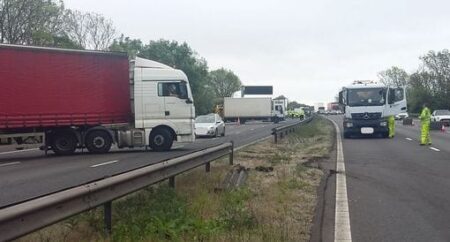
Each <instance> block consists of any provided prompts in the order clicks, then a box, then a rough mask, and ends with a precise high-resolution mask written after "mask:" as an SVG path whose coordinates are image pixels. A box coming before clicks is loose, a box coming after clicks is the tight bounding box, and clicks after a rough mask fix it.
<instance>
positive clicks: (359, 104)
mask: <svg viewBox="0 0 450 242" xmlns="http://www.w3.org/2000/svg"><path fill="white" fill-rule="evenodd" d="M339 103H340V104H341V105H342V106H344V112H345V115H344V122H343V126H344V137H345V138H348V137H350V136H351V135H374V134H381V135H382V136H383V137H388V136H389V129H388V122H387V119H388V117H389V116H394V115H396V114H399V113H401V112H406V106H407V105H406V93H405V89H404V88H402V87H390V86H385V85H383V84H381V83H377V82H374V81H355V82H353V84H351V85H349V86H346V87H343V88H342V91H341V92H339Z"/></svg>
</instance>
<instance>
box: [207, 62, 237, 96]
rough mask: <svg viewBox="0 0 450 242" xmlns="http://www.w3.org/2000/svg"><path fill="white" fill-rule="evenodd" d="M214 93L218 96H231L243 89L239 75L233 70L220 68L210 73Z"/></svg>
mask: <svg viewBox="0 0 450 242" xmlns="http://www.w3.org/2000/svg"><path fill="white" fill-rule="evenodd" d="M209 79H210V81H211V86H212V89H213V90H214V94H215V95H216V97H218V98H224V97H231V96H232V95H233V93H235V92H236V91H239V90H240V89H241V86H242V83H241V80H239V77H238V76H237V75H236V74H234V73H233V72H232V71H231V70H227V69H224V68H220V69H218V70H214V71H211V72H210V73H209Z"/></svg>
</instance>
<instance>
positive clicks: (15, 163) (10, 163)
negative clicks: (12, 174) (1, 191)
mask: <svg viewBox="0 0 450 242" xmlns="http://www.w3.org/2000/svg"><path fill="white" fill-rule="evenodd" d="M20 163H21V162H20V161H15V162H9V163H4V164H0V167H4V166H12V165H18V164H20Z"/></svg>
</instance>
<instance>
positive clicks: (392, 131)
mask: <svg viewBox="0 0 450 242" xmlns="http://www.w3.org/2000/svg"><path fill="white" fill-rule="evenodd" d="M388 128H389V138H394V136H395V118H394V116H393V115H391V116H389V118H388Z"/></svg>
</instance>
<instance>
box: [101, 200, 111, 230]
mask: <svg viewBox="0 0 450 242" xmlns="http://www.w3.org/2000/svg"><path fill="white" fill-rule="evenodd" d="M103 218H104V220H103V221H104V223H105V234H106V236H111V234H112V202H111V201H109V202H107V203H105V204H103Z"/></svg>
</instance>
